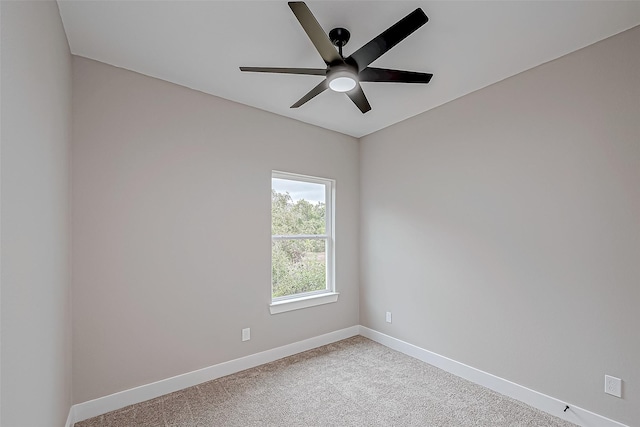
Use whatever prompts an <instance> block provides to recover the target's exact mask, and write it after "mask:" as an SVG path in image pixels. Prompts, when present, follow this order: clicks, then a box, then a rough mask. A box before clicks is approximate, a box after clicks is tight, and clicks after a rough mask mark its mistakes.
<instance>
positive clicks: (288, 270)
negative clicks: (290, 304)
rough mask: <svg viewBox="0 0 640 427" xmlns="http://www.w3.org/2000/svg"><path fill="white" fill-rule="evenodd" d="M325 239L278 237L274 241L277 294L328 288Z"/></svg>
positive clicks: (273, 258)
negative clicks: (283, 238) (281, 238)
mask: <svg viewBox="0 0 640 427" xmlns="http://www.w3.org/2000/svg"><path fill="white" fill-rule="evenodd" d="M326 258H327V257H326V240H325V239H297V240H274V241H273V242H272V245H271V282H272V288H273V298H277V297H283V296H289V295H294V294H300V293H304V292H313V291H320V290H325V289H326V288H327V283H326V276H327V261H326Z"/></svg>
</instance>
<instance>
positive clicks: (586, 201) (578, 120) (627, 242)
mask: <svg viewBox="0 0 640 427" xmlns="http://www.w3.org/2000/svg"><path fill="white" fill-rule="evenodd" d="M639 52H640V27H636V28H635V29H632V30H629V31H627V32H625V33H622V34H620V35H617V36H615V37H612V38H610V39H607V40H605V41H602V42H600V43H597V44H595V45H592V46H590V47H587V48H585V49H583V50H580V51H578V52H575V53H572V54H570V55H568V56H566V57H563V58H560V59H558V60H556V61H553V62H551V63H548V64H545V65H542V66H540V67H537V68H535V69H532V70H530V71H527V72H525V73H522V74H520V75H517V76H515V77H513V78H510V79H507V80H504V81H502V82H500V83H497V84H495V85H493V86H490V87H487V88H485V89H483V90H480V91H478V92H475V93H473V94H470V95H468V96H465V97H463V98H460V99H458V100H455V101H453V102H451V103H448V104H446V105H444V106H442V107H440V108H437V109H435V110H432V111H429V112H426V113H424V114H422V115H419V116H416V117H414V118H412V119H409V120H407V121H405V122H403V123H400V124H398V125H395V126H392V127H390V128H387V129H385V130H382V131H380V132H377V133H374V134H372V135H369V136H367V137H365V138H363V139H362V140H361V141H360V144H361V145H360V148H361V151H360V153H361V157H360V162H361V176H360V180H361V184H362V185H361V207H360V209H361V257H362V265H361V280H362V281H361V290H360V298H361V299H360V301H361V305H360V320H361V323H362V324H363V325H365V326H367V327H370V328H373V329H376V330H378V331H381V332H384V333H387V334H389V335H391V336H394V337H397V338H399V339H402V340H405V341H408V342H410V343H412V344H415V345H418V346H420V347H423V348H426V349H428V350H431V351H434V352H436V353H439V354H441V355H444V356H447V357H450V358H452V359H455V360H457V361H460V362H463V363H466V364H468V365H471V366H473V367H476V368H479V369H482V370H484V371H487V372H490V373H492V374H495V375H498V376H500V377H503V378H506V379H508V380H511V381H514V382H516V383H518V384H521V385H524V386H526V387H529V388H532V389H534V390H537V391H540V392H542V393H546V394H548V395H551V396H554V397H557V398H560V399H563V400H566V401H568V402H571V403H573V404H575V405H578V406H581V407H583V408H586V409H589V410H591V411H594V412H596V413H600V414H603V415H605V416H607V417H610V418H612V419H615V420H619V421H622V422H626V423H630V424H632V425H637V424H638V420H640V363H638V361H640V338H639V337H640V335H638V327H639V325H640V309H639V307H638V305H639V303H640V221H639V218H640V80H639V79H640V55H639V54H638V53H639ZM435 78H438V79H446V78H447V76H446V75H442V76H438V75H436V76H435ZM385 311H392V312H393V323H392V324H387V323H385V321H384V317H385ZM605 374H610V375H614V376H617V377H620V378H622V379H623V380H624V385H623V393H624V399H618V398H615V397H612V396H609V395H606V394H604V392H603V388H604V375H605Z"/></svg>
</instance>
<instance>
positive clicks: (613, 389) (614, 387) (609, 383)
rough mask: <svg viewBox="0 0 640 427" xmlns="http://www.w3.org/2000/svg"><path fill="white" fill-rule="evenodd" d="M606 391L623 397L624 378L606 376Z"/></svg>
mask: <svg viewBox="0 0 640 427" xmlns="http://www.w3.org/2000/svg"><path fill="white" fill-rule="evenodd" d="M604 392H605V393H607V394H610V395H612V396H616V397H622V380H621V379H620V378H616V377H611V376H609V375H605V376H604Z"/></svg>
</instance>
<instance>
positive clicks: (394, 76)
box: [358, 67, 433, 83]
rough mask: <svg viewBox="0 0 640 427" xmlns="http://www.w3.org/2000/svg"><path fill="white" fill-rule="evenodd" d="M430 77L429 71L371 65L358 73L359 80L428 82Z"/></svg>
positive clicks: (431, 75)
mask: <svg viewBox="0 0 640 427" xmlns="http://www.w3.org/2000/svg"><path fill="white" fill-rule="evenodd" d="M431 77H433V74H430V73H417V72H415V71H404V70H389V69H387V68H373V67H367V68H365V69H364V70H362V71H360V74H358V80H360V81H361V82H393V83H429V81H430V80H431Z"/></svg>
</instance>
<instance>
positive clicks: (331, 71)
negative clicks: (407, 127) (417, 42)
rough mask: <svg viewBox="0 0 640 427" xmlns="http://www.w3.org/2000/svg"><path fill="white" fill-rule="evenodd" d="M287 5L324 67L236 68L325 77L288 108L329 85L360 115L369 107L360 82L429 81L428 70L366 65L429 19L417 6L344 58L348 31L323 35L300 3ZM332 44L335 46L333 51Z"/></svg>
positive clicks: (315, 94)
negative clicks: (348, 99) (355, 108)
mask: <svg viewBox="0 0 640 427" xmlns="http://www.w3.org/2000/svg"><path fill="white" fill-rule="evenodd" d="M289 7H290V8H291V11H292V12H293V14H294V15H295V16H296V18H297V19H298V21H299V22H300V25H302V28H303V29H304V31H305V32H306V33H307V36H309V39H311V42H312V43H313V45H314V46H315V48H316V50H317V51H318V53H319V54H320V56H321V57H322V59H323V60H324V62H325V64H327V67H326V68H278V67H240V71H251V72H257V73H281V74H304V75H313V76H325V79H324V80H322V81H321V82H320V84H318V85H317V86H316V87H314V88H313V89H311V90H310V91H309V92H308V93H307V94H306V95H305V96H303V97H302V98H300V99H299V100H298V102H296V103H295V104H293V105H292V106H291V108H298V107H300V106H301V105H303V104H304V103H306V102H307V101H309V100H311V99H312V98H314V97H315V96H317V95H319V94H320V93H322V92H324V91H325V90H327V88H329V89H332V90H334V91H336V92H344V93H346V94H347V96H348V97H349V98H351V100H352V101H353V103H354V104H356V106H357V107H358V108H359V109H360V111H362V113H363V114H364V113H366V112H367V111H369V110H371V105H369V101H368V100H367V97H366V96H365V94H364V92H363V90H362V86H360V82H390V83H429V81H430V80H431V77H433V74H429V73H418V72H414V71H404V70H390V69H386V68H374V67H369V64H371V63H372V62H373V61H375V60H376V59H378V58H379V57H380V56H382V55H383V54H384V53H385V52H387V51H388V50H389V49H391V48H392V47H394V46H395V45H397V44H398V43H400V42H401V41H402V40H404V39H405V38H406V37H408V36H409V35H410V34H411V33H413V32H414V31H416V30H417V29H418V28H420V27H421V26H423V25H424V24H426V23H427V21H428V20H429V18H427V15H425V13H424V12H423V11H422V9H420V8H418V9H416V10H414V11H413V12H411V13H410V14H408V15H407V16H405V17H404V18H402V19H401V20H400V21H398V22H397V23H395V24H394V25H392V26H391V27H389V28H388V29H387V30H385V31H384V32H382V34H380V35H379V36H378V37H375V38H374V39H373V40H371V41H370V42H369V43H367V44H365V45H364V46H362V47H361V48H360V49H358V50H356V51H355V52H354V53H352V54H351V55H350V56H348V57H347V58H345V57H343V56H342V48H343V47H344V46H345V45H346V44H347V42H348V41H349V37H350V36H351V34H350V33H349V31H347V30H346V29H345V28H334V29H332V30H331V31H329V36H328V37H327V34H326V33H325V32H324V30H323V29H322V27H321V26H320V24H319V23H318V21H317V20H316V18H315V17H314V16H313V14H312V13H311V10H309V8H308V7H307V5H306V4H305V3H304V2H301V1H292V2H289ZM334 46H335V47H334ZM336 47H337V48H338V49H337V50H336Z"/></svg>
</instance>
